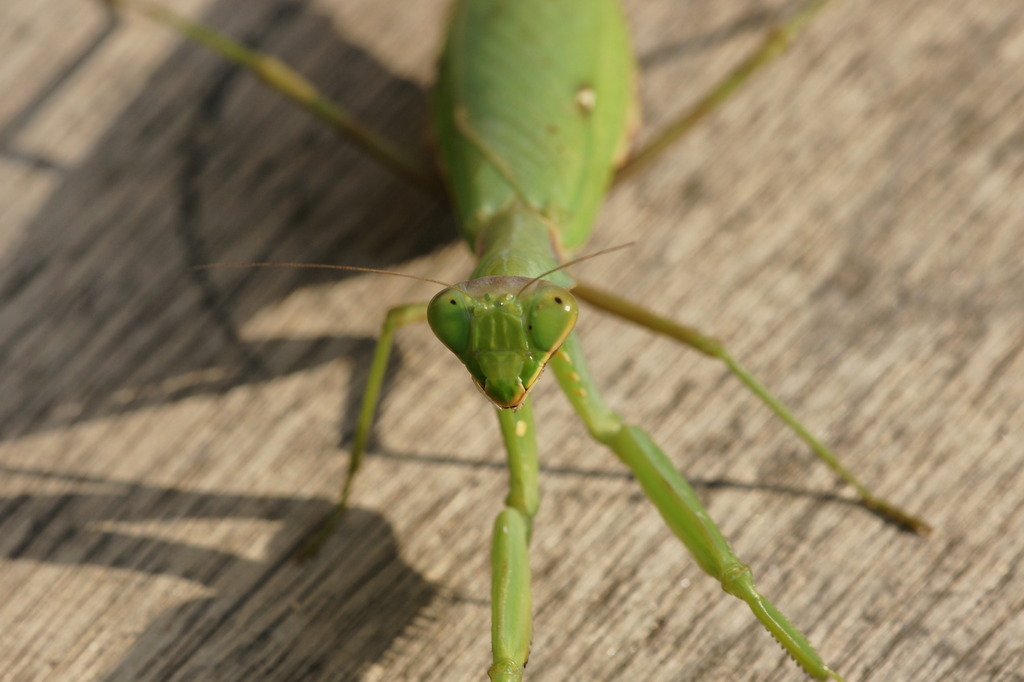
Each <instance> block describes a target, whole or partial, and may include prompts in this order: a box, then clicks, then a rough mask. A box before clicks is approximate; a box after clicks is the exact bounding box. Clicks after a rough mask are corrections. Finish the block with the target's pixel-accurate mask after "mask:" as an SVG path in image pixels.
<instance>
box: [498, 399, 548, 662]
mask: <svg viewBox="0 0 1024 682" xmlns="http://www.w3.org/2000/svg"><path fill="white" fill-rule="evenodd" d="M498 421H499V423H500V424H501V435H502V438H503V439H504V441H505V450H506V452H507V453H508V475H509V491H508V497H507V498H506V499H505V508H504V509H502V510H501V512H500V513H499V514H498V518H497V519H496V520H495V522H494V539H493V542H492V545H491V653H492V655H493V658H494V663H493V665H491V667H490V669H489V670H488V671H487V674H488V676H489V677H490V678H491V682H519V681H520V680H522V679H523V668H524V667H525V666H526V659H527V658H528V657H529V655H530V637H531V635H532V633H533V622H532V621H533V614H532V607H531V597H530V558H529V555H528V551H527V548H528V546H529V543H530V535H531V530H532V524H533V517H534V515H535V514H536V513H537V507H538V505H539V504H540V493H539V489H538V486H537V468H538V465H537V436H536V431H535V429H534V425H533V408H532V407H531V405H530V399H529V398H527V400H526V402H524V403H523V406H522V407H521V408H520V409H519V411H518V412H515V411H513V410H506V409H501V410H498Z"/></svg>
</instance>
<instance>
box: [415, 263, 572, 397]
mask: <svg viewBox="0 0 1024 682" xmlns="http://www.w3.org/2000/svg"><path fill="white" fill-rule="evenodd" d="M577 312H578V309H577V305H576V299H575V297H573V295H572V294H571V293H569V290H568V289H566V288H564V287H560V286H558V285H556V284H552V283H551V282H547V281H545V280H533V279H530V278H529V277H481V278H478V279H474V280H470V281H468V282H462V283H460V284H457V285H455V286H453V287H450V288H448V289H445V290H444V291H442V292H441V293H439V294H438V295H437V296H435V297H434V298H433V299H432V300H431V301H430V305H429V306H428V307H427V319H428V320H429V322H430V328H431V329H433V330H434V334H436V335H437V338H439V339H440V340H441V343H443V344H444V345H446V346H447V347H448V349H449V350H451V351H452V352H453V353H455V355H456V356H457V357H458V358H459V360H461V361H462V364H464V365H465V366H466V369H468V370H469V373H470V374H472V375H473V381H474V383H476V385H477V387H478V388H479V389H480V390H481V391H482V392H483V393H484V395H486V396H487V397H488V398H489V399H490V400H491V402H493V403H494V404H495V405H497V406H498V407H500V408H511V409H513V410H516V409H519V407H520V406H521V405H522V404H523V401H524V400H526V395H527V393H528V392H529V390H530V388H532V387H533V385H534V383H536V381H537V378H538V377H540V374H541V372H542V371H543V370H544V367H545V366H546V365H547V363H548V360H550V359H551V356H552V355H553V354H554V353H555V351H557V350H558V348H559V346H561V345H562V342H563V341H565V337H567V336H568V335H569V333H570V332H571V331H572V329H573V327H574V326H575V324H576V316H577Z"/></svg>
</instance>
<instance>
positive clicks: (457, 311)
mask: <svg viewBox="0 0 1024 682" xmlns="http://www.w3.org/2000/svg"><path fill="white" fill-rule="evenodd" d="M471 303H472V299H471V298H470V297H469V296H467V295H466V294H465V293H464V292H462V291H459V290H458V289H445V290H443V291H442V292H441V293H439V294H438V295H437V296H434V298H433V299H431V301H430V303H429V304H428V305H427V322H429V323H430V328H431V329H432V330H433V332H434V335H435V336H437V338H439V339H440V340H441V343H443V344H444V345H446V346H448V349H449V350H451V351H452V352H453V353H455V354H456V355H459V354H461V353H463V352H464V351H465V350H466V349H467V348H468V347H469V324H470V318H471V317H472V312H471Z"/></svg>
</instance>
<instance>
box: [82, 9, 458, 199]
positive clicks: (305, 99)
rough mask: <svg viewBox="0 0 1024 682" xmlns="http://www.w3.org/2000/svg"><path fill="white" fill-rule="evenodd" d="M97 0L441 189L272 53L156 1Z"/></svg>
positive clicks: (421, 183) (396, 169)
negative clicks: (206, 53) (211, 55)
mask: <svg viewBox="0 0 1024 682" xmlns="http://www.w3.org/2000/svg"><path fill="white" fill-rule="evenodd" d="M101 1H102V2H105V3H106V4H108V5H110V6H112V7H114V8H126V9H130V10H132V11H135V12H138V13H139V14H141V15H143V16H145V17H148V18H149V19H152V20H153V21H155V22H157V23H159V24H163V25H164V26H166V27H168V28H169V29H171V30H172V31H174V32H175V33H178V34H179V35H181V36H183V37H185V38H187V39H188V40H191V41H193V42H195V43H198V44H200V45H202V46H204V47H206V48H209V49H210V50H212V51H214V52H216V53H217V54H219V55H220V56H222V57H224V58H225V59H226V60H228V61H230V62H233V63H234V64H237V65H238V66H241V67H242V68H243V69H246V70H247V71H249V72H250V73H252V74H253V75H254V76H256V77H257V78H259V79H260V80H262V81H263V82H264V83H266V84H267V85H268V86H270V87H271V88H272V89H274V90H276V91H277V92H279V93H280V94H282V95H284V96H285V97H287V98H288V99H290V100H291V101H292V102H294V103H295V104H296V105H297V106H299V107H301V108H302V109H305V110H306V111H307V112H309V113H310V114H311V115H312V116H314V117H316V118H318V119H320V120H321V121H323V122H324V123H326V124H327V125H328V126H330V127H331V128H333V129H334V130H335V131H336V132H337V133H338V134H339V135H341V136H342V137H344V138H345V139H347V140H349V141H350V142H352V143H353V144H355V145H356V146H357V147H359V148H360V149H361V150H362V151H363V152H365V153H366V154H367V155H369V156H370V157H371V158H373V159H375V160H376V161H377V162H379V163H380V164H381V165H383V166H384V167H385V168H387V169H389V170H390V171H392V172H393V173H395V174H396V175H398V176H400V177H402V178H405V179H406V180H408V181H409V182H411V183H412V184H414V185H417V186H418V187H421V188H423V189H426V190H428V191H431V192H440V191H441V189H442V188H441V182H440V180H439V179H438V177H437V174H436V173H434V172H433V171H432V170H431V169H430V167H429V166H428V165H427V164H426V163H424V162H423V161H422V160H420V159H417V158H415V157H414V156H411V155H409V154H408V153H406V152H405V151H403V150H402V149H400V148H399V147H397V146H396V145H395V144H393V143H392V142H391V141H390V140H388V139H386V138H384V137H383V136H381V135H379V134H377V133H375V132H374V131H372V130H371V129H370V128H367V127H366V126H365V125H363V124H362V123H361V122H360V121H358V120H357V119H356V117H355V116H353V115H352V114H351V113H350V112H349V111H347V110H346V109H345V108H344V107H342V106H340V105H338V104H337V103H335V102H333V101H331V100H330V99H329V98H328V97H327V96H325V95H324V94H323V93H322V92H320V90H319V89H317V87H316V86H315V85H313V84H312V83H310V82H309V81H308V80H306V79H305V78H304V77H303V76H302V75H301V74H299V73H298V72H297V71H295V70H294V69H292V68H291V67H290V66H288V65H287V64H285V63H284V62H282V61H281V60H280V59H277V58H276V57H274V56H273V55H268V54H264V53H262V52H259V51H257V50H253V49H251V48H249V47H246V46H245V45H242V44H241V43H239V42H238V41H236V40H234V39H232V38H231V37H230V36H227V35H225V34H223V33H221V32H220V31H217V30H216V29H214V28H212V27H210V26H207V25H205V24H202V23H200V22H197V21H192V20H191V19H188V18H186V17H184V16H182V15H180V14H177V13H176V12H174V11H172V10H171V9H170V8H168V7H166V6H164V5H161V4H159V3H157V2H151V1H150V0H101Z"/></svg>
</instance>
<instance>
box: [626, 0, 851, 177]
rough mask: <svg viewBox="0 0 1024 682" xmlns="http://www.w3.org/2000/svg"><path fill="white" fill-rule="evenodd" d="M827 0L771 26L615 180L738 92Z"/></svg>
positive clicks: (811, 1)
mask: <svg viewBox="0 0 1024 682" xmlns="http://www.w3.org/2000/svg"><path fill="white" fill-rule="evenodd" d="M830 2H832V0H806V1H805V2H804V3H803V4H802V5H800V6H799V7H798V8H797V9H796V10H795V11H794V12H792V13H791V14H790V15H789V17H788V18H787V19H785V20H784V21H782V22H780V23H778V24H776V25H775V26H774V27H772V29H771V30H769V31H768V33H767V35H765V37H764V40H762V41H761V44H760V45H759V46H758V48H757V49H755V50H754V51H753V52H751V53H750V55H748V56H747V58H746V59H744V60H743V61H742V62H740V63H739V64H738V65H737V66H736V67H735V68H734V69H733V70H732V71H730V72H729V73H728V74H726V76H725V77H724V78H722V80H720V81H719V82H718V83H716V84H715V85H714V86H712V87H711V89H710V90H708V91H707V92H706V93H704V95H703V96H702V97H701V98H699V99H698V100H697V101H696V102H695V103H694V104H693V105H692V106H690V108H689V109H687V110H686V111H684V112H682V113H681V114H680V115H679V116H677V117H676V118H675V119H674V120H673V121H672V122H670V123H669V124H668V125H666V126H665V127H664V128H662V129H661V131H659V132H658V133H657V134H655V135H654V137H653V138H651V139H650V140H649V141H648V142H647V143H646V144H644V145H643V146H642V147H640V148H639V149H637V150H636V151H634V152H633V153H632V154H630V155H629V156H628V157H627V158H626V159H625V161H624V163H622V165H621V166H620V167H619V169H618V172H616V174H615V183H616V184H618V183H619V182H621V181H622V180H625V179H626V178H627V177H630V176H632V175H634V174H636V173H637V172H639V171H640V170H641V169H643V168H646V167H647V166H648V165H649V164H650V163H652V162H653V161H655V160H656V159H657V158H658V157H660V156H661V155H662V153H664V152H665V151H667V150H668V149H669V148H670V147H672V145H674V144H675V143H676V142H678V141H679V140H681V139H683V138H684V137H685V136H686V135H687V134H688V133H689V132H690V131H691V130H693V128H694V127H696V126H697V124H698V123H700V122H701V121H703V120H704V119H705V118H707V117H708V116H709V115H710V114H711V113H712V112H714V111H715V110H717V109H718V107H720V106H721V105H722V104H723V103H724V102H725V101H726V100H728V99H729V98H730V97H732V96H733V95H734V94H736V93H737V92H739V91H740V90H741V89H742V88H743V86H744V85H746V84H747V83H748V82H749V81H750V79H751V78H752V77H753V76H754V74H756V73H757V72H759V71H761V70H762V69H763V68H764V67H766V66H768V65H769V64H771V63H772V62H774V61H775V60H776V59H778V58H779V57H781V56H782V55H783V54H785V53H786V51H787V50H788V49H789V46H790V45H792V44H793V41H795V40H796V39H797V37H798V36H799V35H800V33H802V32H803V30H804V29H805V28H807V26H808V25H809V24H810V23H811V21H812V20H813V19H814V18H815V17H816V16H817V15H818V14H819V13H820V12H821V11H822V10H823V9H825V7H826V5H828V4H829V3H830Z"/></svg>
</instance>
